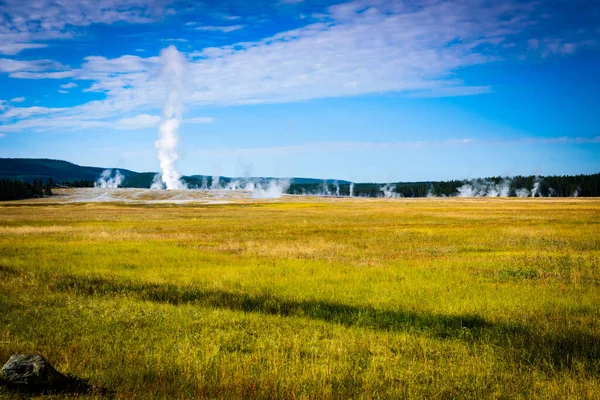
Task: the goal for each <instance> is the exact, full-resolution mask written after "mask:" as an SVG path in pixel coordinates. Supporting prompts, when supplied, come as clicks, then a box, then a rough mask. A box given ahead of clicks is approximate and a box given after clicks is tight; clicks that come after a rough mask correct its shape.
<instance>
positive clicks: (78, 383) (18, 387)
mask: <svg viewBox="0 0 600 400" xmlns="http://www.w3.org/2000/svg"><path fill="white" fill-rule="evenodd" d="M65 378H66V379H64V380H63V381H61V382H60V384H55V385H52V386H46V385H23V384H14V383H10V382H7V381H5V380H4V379H2V378H0V388H4V390H6V391H7V392H8V393H11V394H14V395H21V396H27V397H29V396H45V395H53V394H61V395H67V394H70V395H102V396H103V397H111V394H112V393H111V392H110V391H108V390H106V389H103V388H98V387H96V386H94V385H90V384H89V383H88V382H87V381H86V380H84V379H81V378H77V377H74V376H70V375H67V376H66V377H65Z"/></svg>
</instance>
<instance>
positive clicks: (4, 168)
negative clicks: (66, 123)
mask: <svg viewBox="0 0 600 400" xmlns="http://www.w3.org/2000/svg"><path fill="white" fill-rule="evenodd" d="M107 169H118V170H119V171H120V172H121V174H122V175H123V176H124V177H125V180H124V182H123V184H122V186H123V187H131V188H149V187H150V185H152V181H153V180H154V177H155V176H156V172H135V171H131V170H127V169H122V168H102V167H88V166H81V165H77V164H73V163H70V162H68V161H62V160H51V159H47V158H0V179H2V178H7V179H13V180H20V181H23V182H32V181H33V180H34V179H35V180H42V181H44V182H45V181H46V180H47V179H48V178H49V177H51V178H52V179H53V180H54V181H55V182H63V181H81V180H88V181H95V180H96V179H98V177H99V176H100V174H101V173H102V171H105V170H107ZM182 179H183V180H184V181H185V182H186V183H187V184H189V185H190V186H192V187H201V186H202V182H203V181H206V182H207V183H208V185H209V186H210V184H211V183H212V177H211V176H209V175H191V176H184V177H183V178H182ZM244 179H247V178H231V177H227V176H220V177H219V182H221V184H227V183H229V182H231V181H232V180H244ZM251 179H252V180H255V181H256V180H258V181H269V180H271V179H273V178H268V177H257V178H251ZM325 182H327V183H328V184H333V183H334V182H336V180H334V179H327V180H325ZM337 182H338V183H339V184H340V185H342V184H350V182H348V181H344V180H339V181H337ZM291 183H292V184H303V185H304V184H322V183H323V179H314V178H291Z"/></svg>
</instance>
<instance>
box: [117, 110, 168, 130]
mask: <svg viewBox="0 0 600 400" xmlns="http://www.w3.org/2000/svg"><path fill="white" fill-rule="evenodd" d="M159 122H160V117H158V116H155V115H148V114H140V115H136V116H135V117H131V118H122V119H120V120H118V121H117V122H116V124H115V128H116V129H123V130H134V129H143V128H152V127H155V126H157V125H158V123H159Z"/></svg>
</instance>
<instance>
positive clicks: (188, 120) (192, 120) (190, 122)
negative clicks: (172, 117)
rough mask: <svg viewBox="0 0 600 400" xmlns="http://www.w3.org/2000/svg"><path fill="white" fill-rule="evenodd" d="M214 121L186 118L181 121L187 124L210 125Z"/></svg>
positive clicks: (204, 118)
mask: <svg viewBox="0 0 600 400" xmlns="http://www.w3.org/2000/svg"><path fill="white" fill-rule="evenodd" d="M214 121H215V119H214V118H212V117H196V118H186V119H184V120H183V122H184V123H188V124H210V123H212V122H214Z"/></svg>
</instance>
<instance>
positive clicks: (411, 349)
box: [0, 196, 600, 399]
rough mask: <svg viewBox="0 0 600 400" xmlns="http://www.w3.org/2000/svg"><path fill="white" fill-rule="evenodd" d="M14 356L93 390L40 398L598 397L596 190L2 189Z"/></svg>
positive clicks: (3, 279)
mask: <svg viewBox="0 0 600 400" xmlns="http://www.w3.org/2000/svg"><path fill="white" fill-rule="evenodd" d="M15 353H40V354H42V355H44V357H46V358H47V359H48V361H50V362H51V363H52V364H53V365H54V366H55V367H56V368H57V369H58V370H59V371H61V372H63V373H67V374H70V375H72V376H76V377H78V378H82V379H85V380H87V381H88V382H89V383H90V384H92V385H94V386H96V387H97V388H98V389H97V390H94V391H92V392H91V393H87V394H86V393H70V394H64V393H57V394H50V395H48V394H40V396H44V397H48V396H50V397H56V398H62V397H65V396H81V397H101V396H111V397H114V398H128V399H129V398H168V399H188V398H224V399H235V398H264V399H267V398H269V399H276V398H281V399H312V398H314V399H329V398H339V399H347V398H364V399H375V398H441V399H451V398H473V399H481V398H504V399H514V398H552V399H566V398H573V399H594V398H596V399H597V398H600V200H599V199H538V198H535V199H518V198H503V199H499V198H496V199H458V198H448V199H414V200H411V199H393V200H382V199H350V198H348V199H320V198H309V197H289V196H288V197H284V198H282V199H279V200H262V201H254V200H251V199H239V200H234V201H231V202H230V203H227V204H200V203H193V202H192V203H186V204H162V203H157V204H126V203H110V202H106V203H85V202H82V203H71V204H60V203H57V202H56V200H55V199H53V198H49V199H44V200H43V201H41V200H40V201H35V200H33V201H21V202H10V203H1V204H0V363H2V364H3V363H4V362H5V361H6V360H7V359H8V358H9V357H10V355H12V354H15ZM18 396H20V394H19V393H16V392H14V391H11V390H9V389H8V388H6V387H3V386H0V397H6V398H12V397H18Z"/></svg>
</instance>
